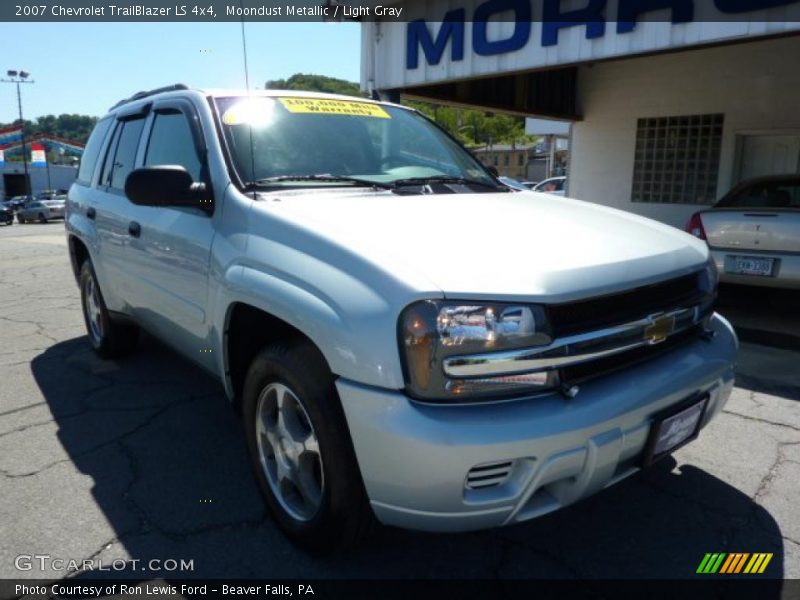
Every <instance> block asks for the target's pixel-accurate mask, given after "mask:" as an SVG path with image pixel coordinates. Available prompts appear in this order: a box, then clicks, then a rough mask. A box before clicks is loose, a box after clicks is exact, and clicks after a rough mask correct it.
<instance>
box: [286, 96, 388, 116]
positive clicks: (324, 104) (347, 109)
mask: <svg viewBox="0 0 800 600" xmlns="http://www.w3.org/2000/svg"><path fill="white" fill-rule="evenodd" d="M278 101H279V102H280V103H281V104H283V105H284V106H285V107H286V110H288V111H289V112H293V113H310V114H315V113H316V114H322V115H352V116H356V117H375V118H378V119H391V118H392V117H391V116H390V115H389V113H387V112H386V111H385V110H383V108H381V107H380V106H379V105H377V104H369V103H367V102H352V101H350V100H331V99H329V98H278Z"/></svg>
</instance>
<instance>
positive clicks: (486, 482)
mask: <svg viewBox="0 0 800 600" xmlns="http://www.w3.org/2000/svg"><path fill="white" fill-rule="evenodd" d="M513 466H514V462H513V461H511V460H509V461H505V462H496V463H488V464H485V465H478V466H477V467H472V469H470V471H469V473H467V489H470V490H480V489H483V488H490V487H495V486H498V485H500V484H502V483H504V482H505V480H506V479H508V476H509V474H510V473H511V467H513Z"/></svg>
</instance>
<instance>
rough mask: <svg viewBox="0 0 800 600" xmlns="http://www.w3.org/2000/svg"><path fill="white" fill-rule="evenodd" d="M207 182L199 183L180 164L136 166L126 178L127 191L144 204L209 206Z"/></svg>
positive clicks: (128, 194) (133, 200)
mask: <svg viewBox="0 0 800 600" xmlns="http://www.w3.org/2000/svg"><path fill="white" fill-rule="evenodd" d="M205 191H206V186H205V184H204V183H195V182H194V181H193V180H192V176H191V175H189V172H188V171H187V170H186V169H185V168H183V167H181V166H177V165H163V166H158V167H143V168H141V169H134V170H133V171H131V173H130V174H129V175H128V177H127V178H126V179H125V195H126V196H127V197H128V198H129V199H130V201H131V202H133V203H134V204H139V205H141V206H193V207H195V208H203V209H208V208H209V207H210V206H211V204H210V202H209V200H208V199H207V198H206V194H205Z"/></svg>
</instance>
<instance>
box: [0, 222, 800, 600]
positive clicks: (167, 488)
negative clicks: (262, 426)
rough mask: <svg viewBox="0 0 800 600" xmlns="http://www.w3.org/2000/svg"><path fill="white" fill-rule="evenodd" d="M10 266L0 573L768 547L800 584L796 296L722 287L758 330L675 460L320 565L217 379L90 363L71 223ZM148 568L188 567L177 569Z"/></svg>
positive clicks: (395, 571)
mask: <svg viewBox="0 0 800 600" xmlns="http://www.w3.org/2000/svg"><path fill="white" fill-rule="evenodd" d="M0 257H1V258H0V372H2V374H3V378H2V383H1V384H0V523H2V527H0V578H16V577H26V578H49V579H57V578H61V577H64V576H66V575H68V574H69V573H66V572H63V571H59V570H56V569H54V568H53V565H52V564H50V563H48V564H46V565H41V564H36V563H35V564H33V565H32V566H31V568H30V569H29V570H19V568H18V567H19V566H20V562H19V559H18V558H17V557H19V556H21V555H37V554H38V555H48V556H50V557H51V558H52V559H64V560H75V561H83V560H84V559H91V560H95V561H96V560H98V559H102V561H103V562H104V563H105V564H110V563H111V561H113V560H114V559H124V560H125V561H126V562H125V567H124V568H125V571H124V572H123V573H125V574H128V575H133V576H136V577H137V578H144V579H146V578H148V577H164V576H166V575H169V576H175V577H184V578H185V577H226V578H227V577H270V578H277V577H298V578H316V577H319V578H328V577H333V578H340V577H341V578H345V577H346V578H351V577H352V578H384V577H386V578H388V577H392V578H407V577H426V578H427V577H435V578H448V579H453V578H473V577H492V578H495V577H496V578H540V577H546V578H572V577H579V578H618V577H625V578H628V577H633V578H639V577H642V578H692V577H696V575H695V570H696V569H697V566H698V564H699V563H700V561H701V559H702V558H703V556H704V554H705V553H707V552H772V553H774V555H775V556H774V558H773V560H772V562H771V563H770V565H769V567H768V568H767V570H766V572H765V576H769V577H774V578H800V511H798V510H797V506H798V498H800V410H798V408H799V407H798V402H800V324H799V323H798V321H797V320H796V316H795V313H794V310H795V307H796V306H797V304H796V303H793V302H792V300H791V298H789V299H788V300H785V299H784V302H785V305H784V304H781V302H778V303H777V304H774V303H771V302H772V300H770V301H769V302H767V301H765V300H764V298H765V297H769V298H772V297H773V295H775V294H776V293H775V292H770V291H767V292H756V293H753V294H752V295H749V296H748V299H747V300H746V301H744V302H740V301H739V298H738V294H737V291H736V290H733V291H731V290H724V294H723V299H722V305H721V308H720V311H721V312H723V314H725V312H726V310H729V311H730V314H732V315H734V316H735V318H734V322H736V323H738V322H740V321H741V322H743V323H744V325H743V326H742V331H743V332H744V335H743V340H744V341H743V343H742V349H741V354H740V364H739V367H738V370H739V379H738V383H737V388H736V389H735V391H734V393H733V396H732V398H731V400H730V402H729V403H728V405H727V407H726V409H725V411H724V412H723V413H722V414H721V415H720V416H719V417H718V418H717V419H716V420H715V421H714V422H713V423H712V424H711V425H710V426H709V427H708V428H706V429H705V430H703V432H702V433H701V435H700V437H699V438H698V439H697V440H696V441H695V442H694V443H692V444H690V445H688V446H686V447H685V448H683V449H681V450H679V451H678V452H677V453H676V454H675V455H674V458H668V459H665V460H664V461H662V462H661V463H660V464H658V465H657V466H656V467H654V468H653V469H651V470H649V471H647V472H645V473H640V474H638V475H636V476H635V477H633V478H630V479H628V480H626V481H624V482H622V483H620V484H618V485H616V486H614V487H613V488H611V489H608V490H606V491H605V492H602V493H600V494H598V495H596V496H594V497H593V498H591V499H589V500H586V501H584V502H581V503H579V504H577V505H575V506H572V507H569V508H567V509H565V510H562V511H560V512H557V513H554V514H551V515H549V516H546V517H543V518H540V519H538V520H535V521H532V522H529V523H526V524H522V525H518V526H514V527H511V528H505V529H498V530H492V531H485V532H478V533H468V534H447V535H443V534H442V535H440V534H423V533H417V532H410V531H402V530H398V529H389V528H384V529H382V530H381V531H379V533H378V535H377V536H376V537H375V538H374V539H372V540H371V541H370V542H369V544H368V545H367V546H366V547H365V548H364V549H362V550H359V551H354V552H352V553H350V554H347V555H342V556H334V557H328V558H312V557H309V556H307V555H306V554H303V553H302V552H300V551H299V550H297V549H295V548H294V547H293V546H292V545H291V544H289V543H288V542H287V541H286V540H285V539H284V538H283V536H282V535H281V533H280V532H279V531H278V530H277V528H276V526H275V525H274V524H273V523H272V522H271V520H270V519H269V517H268V516H267V515H266V514H265V510H264V507H263V505H262V502H261V499H260V496H259V494H258V491H257V489H256V485H255V482H254V479H253V478H252V476H251V474H250V471H249V467H248V463H247V460H246V456H245V447H244V442H243V435H242V432H241V428H240V425H239V422H238V419H237V416H236V415H235V414H234V412H233V411H232V410H231V409H230V408H229V406H228V403H227V400H226V399H225V397H224V395H223V392H222V390H221V388H220V386H219V385H218V384H217V383H216V382H215V381H214V380H213V379H211V378H209V377H208V376H207V375H206V374H204V373H203V372H202V371H200V370H199V369H197V368H195V367H193V366H192V365H191V364H189V363H187V362H185V361H184V360H182V359H180V358H179V357H177V356H176V355H174V354H173V353H172V352H171V351H170V350H168V349H166V348H164V347H163V346H161V345H160V344H158V343H157V342H155V341H153V340H151V339H145V340H144V343H143V344H142V346H141V348H140V349H139V351H138V352H137V353H136V354H134V355H133V356H131V357H130V358H127V359H125V360H123V361H119V362H104V361H101V360H99V359H98V358H96V357H95V356H94V355H93V353H92V352H91V350H90V348H89V344H88V342H87V341H86V339H85V334H84V326H83V321H82V317H81V312H80V304H79V296H78V289H77V286H76V285H75V281H74V279H73V276H72V273H71V271H70V267H69V259H68V256H67V251H66V243H65V237H64V228H63V223H60V222H57V223H51V224H47V225H38V224H35V225H25V226H17V225H14V226H13V227H5V228H0ZM781 311H783V313H782V312H781ZM782 315H783V316H782ZM793 319H794V320H793ZM748 340H749V341H748ZM773 340H775V343H773ZM152 559H156V560H160V561H166V560H168V559H173V560H178V561H180V560H181V559H183V560H191V561H193V564H192V570H186V571H179V572H177V573H168V574H167V573H165V572H164V571H163V569H162V570H159V569H158V568H157V567H158V565H159V564H162V563H150V561H151V560H152ZM21 564H22V565H23V567H24V566H25V564H26V563H25V561H23V562H22V563H21ZM115 564H117V565H119V564H121V563H115ZM170 564H171V563H170ZM154 565H155V566H154ZM41 566H44V569H42V568H40V567H41ZM779 590H780V586H778V587H776V593H779Z"/></svg>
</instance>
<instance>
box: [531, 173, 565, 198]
mask: <svg viewBox="0 0 800 600" xmlns="http://www.w3.org/2000/svg"><path fill="white" fill-rule="evenodd" d="M566 185H567V178H566V177H550V178H549V179H545V180H543V181H540V182H539V183H537V184H536V185H535V186H534V187H533V191H534V192H545V193H547V194H553V195H555V196H563V195H564V192H565V188H566Z"/></svg>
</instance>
